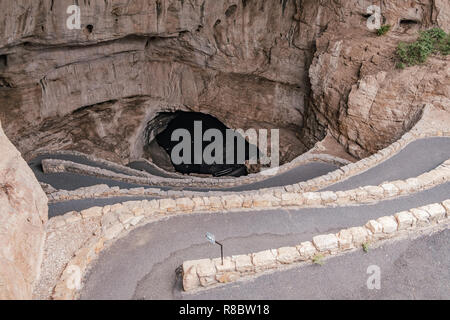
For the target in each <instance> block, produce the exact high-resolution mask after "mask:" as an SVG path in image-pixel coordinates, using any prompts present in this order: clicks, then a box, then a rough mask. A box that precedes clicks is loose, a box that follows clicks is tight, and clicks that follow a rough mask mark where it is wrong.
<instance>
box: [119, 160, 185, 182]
mask: <svg viewBox="0 0 450 320" xmlns="http://www.w3.org/2000/svg"><path fill="white" fill-rule="evenodd" d="M127 166H128V167H130V168H132V169H135V170H139V171H145V172H147V173H150V174H152V175H154V176H158V177H162V178H172V179H182V176H180V177H179V178H177V177H174V176H173V175H170V174H167V173H166V172H165V171H164V170H161V169H158V168H157V167H156V166H152V165H149V164H148V163H147V162H145V161H133V162H130V163H129V164H128V165H127Z"/></svg>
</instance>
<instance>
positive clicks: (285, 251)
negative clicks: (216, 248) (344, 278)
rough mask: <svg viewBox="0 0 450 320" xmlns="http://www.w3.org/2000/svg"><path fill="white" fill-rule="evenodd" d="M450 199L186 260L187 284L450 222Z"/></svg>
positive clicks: (209, 282)
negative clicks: (284, 242)
mask: <svg viewBox="0 0 450 320" xmlns="http://www.w3.org/2000/svg"><path fill="white" fill-rule="evenodd" d="M449 218H450V200H446V201H444V202H443V203H435V204H430V205H427V206H424V207H420V208H416V209H411V210H409V211H403V212H399V213H396V214H395V215H393V216H385V217H381V218H378V219H377V220H370V221H369V222H367V224H366V225H365V226H362V227H353V228H349V229H344V230H341V231H340V232H338V233H337V234H326V235H318V236H315V237H314V238H313V239H312V241H306V242H302V243H300V244H299V245H296V246H292V247H283V248H279V249H271V250H265V251H261V252H256V253H250V254H246V255H237V256H232V257H226V258H224V262H223V264H222V260H221V259H220V258H217V259H202V260H193V261H186V262H184V263H183V288H184V290H185V291H192V290H195V289H199V288H207V287H212V286H216V285H218V284H224V283H231V282H235V281H237V280H238V279H241V278H245V277H249V276H258V275H260V274H262V273H264V272H266V271H268V270H274V269H277V268H282V267H285V266H287V265H290V264H294V263H299V262H314V261H317V260H318V259H324V258H325V257H327V256H330V255H335V254H337V253H342V252H345V251H349V250H352V249H357V248H361V247H362V246H363V245H368V244H374V243H375V242H377V241H380V240H385V239H392V238H398V237H400V236H401V235H404V234H405V233H406V232H408V233H409V232H413V231H419V230H422V229H425V228H429V227H430V226H433V225H436V224H442V225H447V227H448V226H449V223H450V219H449Z"/></svg>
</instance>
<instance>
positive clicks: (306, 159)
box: [42, 154, 349, 189]
mask: <svg viewBox="0 0 450 320" xmlns="http://www.w3.org/2000/svg"><path fill="white" fill-rule="evenodd" d="M313 161H322V162H328V163H330V162H331V163H336V164H338V165H339V166H341V165H343V164H347V163H349V162H348V161H347V160H344V159H339V158H336V157H332V156H329V155H324V154H303V155H302V156H301V159H298V160H297V161H296V162H295V163H290V164H291V165H292V166H293V167H296V166H299V165H303V164H307V163H310V162H313ZM42 167H43V169H44V172H45V173H63V172H70V173H76V174H82V175H89V176H94V177H98V178H106V179H111V180H117V181H121V182H127V183H133V184H139V185H148V186H164V187H180V188H181V187H197V188H205V187H207V188H211V189H214V188H229V187H235V186H239V185H242V184H251V183H255V182H258V181H261V180H264V179H267V178H270V177H271V176H270V175H263V174H261V173H260V174H254V175H250V176H247V177H241V178H230V177H224V178H199V177H186V178H184V179H174V178H164V177H158V176H154V175H150V174H149V173H143V172H141V175H140V176H135V175H127V174H124V173H117V172H113V171H111V170H107V169H102V168H99V167H93V166H88V165H84V164H80V163H75V162H72V161H67V160H58V159H44V160H42ZM289 169H291V168H290V167H289V168H288V167H284V168H283V171H277V174H280V173H282V172H284V171H286V170H289Z"/></svg>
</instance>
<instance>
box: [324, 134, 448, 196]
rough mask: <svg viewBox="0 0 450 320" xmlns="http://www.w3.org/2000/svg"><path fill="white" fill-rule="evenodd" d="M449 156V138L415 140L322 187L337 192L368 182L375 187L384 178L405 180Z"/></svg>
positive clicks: (438, 163) (434, 165)
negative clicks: (353, 173)
mask: <svg viewBox="0 0 450 320" xmlns="http://www.w3.org/2000/svg"><path fill="white" fill-rule="evenodd" d="M448 159H450V138H445V137H436V138H427V139H421V140H417V141H414V142H412V143H410V144H409V145H408V146H407V147H406V148H404V149H403V150H401V151H400V152H399V153H397V154H396V155H394V156H393V157H391V158H389V159H387V160H385V161H383V162H382V163H380V164H379V165H377V166H375V167H373V168H371V169H369V170H367V171H366V172H364V173H361V174H359V175H356V176H353V177H351V178H349V179H347V180H345V181H342V182H339V183H336V184H334V185H332V186H330V187H328V188H326V189H325V190H331V191H339V190H347V189H352V188H357V187H362V186H367V185H375V186H377V185H380V184H381V183H383V182H386V181H395V180H406V179H409V178H412V177H417V176H419V175H421V174H422V173H424V172H428V171H430V170H433V169H434V168H436V167H437V166H439V165H440V164H441V163H443V162H444V161H446V160H448Z"/></svg>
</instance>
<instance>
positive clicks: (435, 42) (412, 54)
mask: <svg viewBox="0 0 450 320" xmlns="http://www.w3.org/2000/svg"><path fill="white" fill-rule="evenodd" d="M449 42H450V35H447V34H446V33H445V31H444V30H442V29H439V28H433V29H429V30H427V31H422V32H420V35H419V38H418V39H417V40H416V41H415V42H412V43H405V42H400V44H399V45H398V47H397V55H398V56H399V58H400V61H401V63H403V64H406V65H408V66H414V65H417V64H421V63H424V62H425V61H427V59H428V57H429V56H430V55H431V54H433V53H437V52H441V53H442V54H443V55H448V54H449V52H450V43H449Z"/></svg>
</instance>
